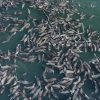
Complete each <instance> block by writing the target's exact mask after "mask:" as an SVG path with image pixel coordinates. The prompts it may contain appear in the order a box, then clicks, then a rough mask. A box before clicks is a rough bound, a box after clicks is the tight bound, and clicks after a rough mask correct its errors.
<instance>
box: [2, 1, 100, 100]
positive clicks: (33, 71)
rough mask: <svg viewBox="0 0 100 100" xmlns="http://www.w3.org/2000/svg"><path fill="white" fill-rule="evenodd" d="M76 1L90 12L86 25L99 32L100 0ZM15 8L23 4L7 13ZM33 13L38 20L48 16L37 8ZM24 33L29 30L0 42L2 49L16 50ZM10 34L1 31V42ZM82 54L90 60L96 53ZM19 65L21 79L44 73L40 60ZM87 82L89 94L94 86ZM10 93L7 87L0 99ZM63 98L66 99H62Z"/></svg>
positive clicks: (30, 79)
mask: <svg viewBox="0 0 100 100" xmlns="http://www.w3.org/2000/svg"><path fill="white" fill-rule="evenodd" d="M74 1H75V3H76V1H77V2H79V3H80V4H81V8H80V9H79V11H80V12H83V13H85V14H88V15H87V18H86V19H85V20H84V24H85V26H86V27H87V26H88V25H91V26H92V27H93V29H94V30H97V31H98V32H100V11H99V9H100V0H74ZM91 3H93V4H95V6H96V7H95V8H91V7H90V5H91ZM15 10H16V11H17V10H19V11H20V10H21V5H19V6H18V8H16V9H9V12H7V13H11V14H13V12H14V11H15ZM0 11H1V10H0ZM31 15H32V16H33V18H36V19H38V20H41V19H44V18H46V16H45V15H44V13H43V12H42V11H40V10H37V9H31ZM91 15H95V17H94V18H93V19H92V20H89V19H88V18H89V16H91ZM19 19H27V5H26V7H25V9H24V10H23V15H22V16H19ZM8 23H11V22H8ZM20 27H21V26H19V28H20ZM86 27H85V28H86ZM24 34H27V30H25V31H23V32H18V33H17V34H16V35H15V36H13V38H11V40H10V41H9V42H8V43H4V44H0V49H1V50H2V51H4V52H7V50H8V49H9V50H10V51H12V52H13V51H15V49H16V46H17V44H18V43H19V42H20V40H21V38H22V37H23V35H24ZM10 35H11V34H9V33H8V32H7V31H6V32H5V33H2V32H1V33H0V42H2V41H4V40H7V38H8V37H9V36H10ZM96 54H97V55H98V56H100V53H99V52H96ZM80 55H81V58H82V59H83V60H85V61H89V60H90V59H92V58H94V55H93V53H92V52H88V53H81V54H80ZM17 65H18V66H19V67H18V68H17V76H18V78H19V79H20V78H23V77H22V74H23V73H25V72H27V73H28V74H27V76H25V79H27V80H28V81H34V75H37V76H40V75H41V73H42V67H43V66H44V64H41V63H38V62H35V63H25V62H22V61H20V60H18V61H17ZM85 84H86V86H87V88H85V89H84V91H85V92H87V94H89V92H90V91H93V88H94V87H92V85H91V82H86V83H85ZM88 86H89V88H88ZM91 87H92V88H91ZM90 88H91V90H90ZM89 90H90V91H89ZM8 94H9V91H8V89H6V91H5V93H3V94H2V95H0V100H9V97H8ZM61 100H64V99H61Z"/></svg>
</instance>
